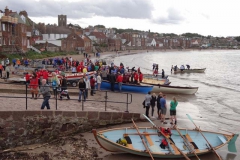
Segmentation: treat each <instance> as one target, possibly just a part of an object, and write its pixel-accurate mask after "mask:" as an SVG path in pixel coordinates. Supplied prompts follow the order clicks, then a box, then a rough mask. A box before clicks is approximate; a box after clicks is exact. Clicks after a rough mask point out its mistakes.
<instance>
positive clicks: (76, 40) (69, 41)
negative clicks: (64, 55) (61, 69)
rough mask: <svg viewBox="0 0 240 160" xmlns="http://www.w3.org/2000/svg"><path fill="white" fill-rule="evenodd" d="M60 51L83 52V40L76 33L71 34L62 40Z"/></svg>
mask: <svg viewBox="0 0 240 160" xmlns="http://www.w3.org/2000/svg"><path fill="white" fill-rule="evenodd" d="M61 46H62V48H61V50H62V51H66V52H71V51H80V52H83V51H84V40H83V39H82V38H81V37H80V36H78V35H77V34H76V33H74V32H72V33H71V34H69V35H68V36H67V38H64V39H62V45H61Z"/></svg>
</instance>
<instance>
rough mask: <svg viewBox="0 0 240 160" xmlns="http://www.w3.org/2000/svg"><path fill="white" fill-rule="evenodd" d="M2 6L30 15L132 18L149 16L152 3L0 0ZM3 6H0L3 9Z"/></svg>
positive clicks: (143, 0)
mask: <svg viewBox="0 0 240 160" xmlns="http://www.w3.org/2000/svg"><path fill="white" fill-rule="evenodd" d="M0 4H1V6H2V7H4V8H5V6H8V8H9V9H10V10H12V11H21V10H26V11H27V12H28V15H29V16H31V17H46V16H51V17H56V16H57V15H59V14H66V15H67V16H68V17H69V18H72V19H79V18H90V17H92V16H94V15H97V16H104V17H121V18H132V19H147V18H151V16H152V14H151V11H152V10H153V9H154V8H153V5H152V3H151V2H150V1H148V0H82V1H78V2H67V1H60V2H59V1H53V0H39V1H35V0H18V1H16V0H7V1H6V0H0ZM4 8H0V9H1V10H4Z"/></svg>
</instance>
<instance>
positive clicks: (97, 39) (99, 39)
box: [88, 32, 107, 45]
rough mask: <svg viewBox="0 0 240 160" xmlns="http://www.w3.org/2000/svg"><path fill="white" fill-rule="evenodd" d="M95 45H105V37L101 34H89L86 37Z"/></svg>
mask: <svg viewBox="0 0 240 160" xmlns="http://www.w3.org/2000/svg"><path fill="white" fill-rule="evenodd" d="M88 37H89V38H90V39H91V40H92V41H93V43H95V44H98V45H100V44H107V37H106V35H105V34H104V33H102V32H91V33H90V34H89V36H88Z"/></svg>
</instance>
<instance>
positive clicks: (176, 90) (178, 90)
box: [141, 79, 198, 94]
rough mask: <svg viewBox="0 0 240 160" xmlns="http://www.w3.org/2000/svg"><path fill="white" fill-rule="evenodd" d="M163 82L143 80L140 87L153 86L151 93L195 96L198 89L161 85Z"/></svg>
mask: <svg viewBox="0 0 240 160" xmlns="http://www.w3.org/2000/svg"><path fill="white" fill-rule="evenodd" d="M162 83H163V81H161V80H160V81H159V80H154V79H144V80H143V81H142V83H141V84H142V85H153V89H152V92H154V93H159V92H162V93H172V94H195V93H196V92H197V91H198V87H182V86H172V85H163V84H162Z"/></svg>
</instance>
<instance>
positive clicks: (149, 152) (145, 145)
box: [132, 119, 154, 160]
mask: <svg viewBox="0 0 240 160" xmlns="http://www.w3.org/2000/svg"><path fill="white" fill-rule="evenodd" d="M132 122H133V125H134V127H135V129H136V130H137V132H138V135H139V136H140V138H141V140H142V143H143V145H144V147H145V148H146V150H147V152H148V154H149V155H150V157H151V158H152V160H154V158H153V156H152V153H151V151H150V150H149V148H148V146H147V144H146V143H145V141H144V139H143V137H142V135H141V133H140V132H139V129H138V127H137V125H136V124H135V122H134V120H133V119H132Z"/></svg>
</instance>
